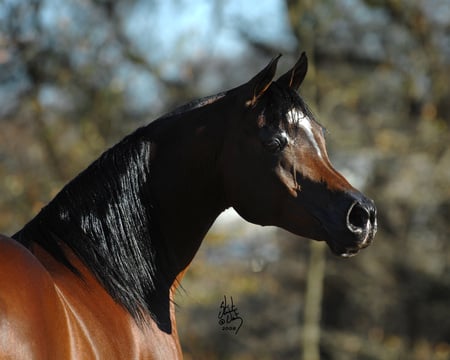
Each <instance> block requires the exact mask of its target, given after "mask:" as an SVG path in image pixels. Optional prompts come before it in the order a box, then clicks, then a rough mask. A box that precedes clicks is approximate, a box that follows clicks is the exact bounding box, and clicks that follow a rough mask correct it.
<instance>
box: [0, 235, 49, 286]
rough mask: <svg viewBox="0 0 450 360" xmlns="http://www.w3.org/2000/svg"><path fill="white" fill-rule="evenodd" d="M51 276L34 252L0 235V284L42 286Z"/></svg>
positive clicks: (47, 282)
mask: <svg viewBox="0 0 450 360" xmlns="http://www.w3.org/2000/svg"><path fill="white" fill-rule="evenodd" d="M49 283H51V277H50V275H49V273H48V272H47V270H46V269H45V267H44V266H43V265H42V264H41V263H40V262H39V260H38V259H37V258H36V257H35V256H34V254H33V253H32V252H31V251H30V250H28V249H27V248H26V247H24V246H23V245H21V244H20V243H18V242H17V241H15V240H13V239H11V238H9V237H6V236H4V235H0V284H1V286H6V284H9V285H11V286H13V287H21V288H22V287H23V286H21V285H26V286H30V287H31V288H33V287H42V285H45V284H49ZM21 292H22V293H23V289H22V291H21Z"/></svg>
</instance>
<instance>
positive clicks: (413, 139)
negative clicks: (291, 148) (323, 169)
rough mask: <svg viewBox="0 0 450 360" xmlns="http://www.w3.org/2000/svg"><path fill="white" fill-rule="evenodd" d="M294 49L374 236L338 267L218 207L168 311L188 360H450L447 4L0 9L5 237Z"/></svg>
mask: <svg viewBox="0 0 450 360" xmlns="http://www.w3.org/2000/svg"><path fill="white" fill-rule="evenodd" d="M303 50H305V51H307V53H308V57H309V59H310V64H311V66H310V70H309V73H308V76H307V78H306V80H305V83H304V84H303V86H302V89H301V94H302V96H303V97H304V98H305V99H306V101H307V103H308V104H309V105H310V106H311V107H312V109H313V110H314V112H315V114H316V116H317V119H318V120H319V121H320V122H321V123H322V124H323V125H324V126H325V127H326V128H327V130H328V134H327V143H328V148H329V152H330V157H331V158H332V160H333V162H334V164H335V166H336V167H337V168H338V169H339V170H340V171H341V172H342V173H344V174H345V176H347V178H349V179H350V180H351V182H352V183H353V184H354V185H355V186H356V187H358V188H360V189H361V190H363V191H364V192H365V193H366V194H367V195H368V196H370V197H372V198H373V199H374V200H375V202H376V204H377V207H378V213H379V232H378V235H377V237H376V241H375V243H374V244H373V245H372V246H371V247H369V248H368V249H366V250H365V251H363V252H362V253H361V254H359V255H358V256H357V257H355V258H352V259H349V260H343V259H340V258H336V257H334V256H333V255H331V254H330V252H329V251H328V250H327V249H326V248H325V247H324V246H322V244H319V243H316V242H312V241H310V240H306V239H301V238H298V237H295V236H292V235H290V234H288V233H286V232H284V231H281V230H277V229H274V228H262V227H258V226H255V225H250V224H246V223H245V222H243V220H240V219H239V218H238V217H237V216H236V215H235V214H233V213H232V212H226V213H225V214H224V215H223V216H222V217H221V218H219V221H218V222H217V224H216V225H215V226H214V228H213V229H212V230H211V231H210V233H209V235H208V237H207V239H206V240H205V241H204V243H203V245H202V247H201V249H200V251H199V253H198V255H197V257H196V258H195V260H194V262H193V264H192V266H191V269H190V271H189V272H188V273H187V275H186V277H185V279H184V280H183V282H182V285H183V286H182V288H181V289H180V291H179V293H178V296H177V299H176V301H177V313H178V314H177V316H178V328H179V332H180V338H181V342H182V345H183V348H184V351H185V357H186V359H293V358H303V359H305V360H313V359H315V358H318V357H319V356H320V357H321V358H322V359H336V360H340V359H417V360H422V359H448V358H449V357H450V271H449V263H450V242H449V239H450V225H449V219H450V147H449V144H450V132H449V125H450V116H449V114H450V86H449V83H450V76H449V74H450V71H449V70H450V5H449V2H448V0H429V1H419V0H417V1H408V0H336V1H320V2H316V1H312V0H305V1H296V0H285V1H283V0H260V1H258V2H254V1H247V2H244V1H240V0H230V1H225V0H211V1H206V0H202V1H200V0H199V1H195V2H194V1H187V0H165V1H162V0H161V1H158V0H153V1H152V0H116V1H115V0H65V1H58V0H0V232H2V233H5V234H12V233H14V232H15V231H17V230H18V229H20V228H21V226H23V224H25V223H26V222H27V221H28V220H29V219H30V218H31V217H32V216H33V215H35V214H36V213H37V212H38V211H39V209H40V208H41V207H42V206H43V205H44V204H45V203H46V202H48V201H49V200H50V199H51V198H52V197H53V196H54V195H55V194H56V193H57V192H58V190H59V189H60V188H61V187H62V186H63V184H65V183H66V182H67V181H68V180H69V179H70V178H72V177H73V176H75V175H76V174H77V173H78V172H79V171H81V170H82V169H83V168H85V167H86V166H87V165H88V164H89V163H90V162H91V161H92V160H94V159H95V158H96V157H98V156H99V155H100V154H101V152H102V151H104V150H105V149H106V148H108V147H109V146H111V145H112V144H114V143H115V142H117V141H118V140H120V139H121V138H122V137H123V136H124V135H126V134H127V133H129V132H131V131H132V130H133V129H135V128H137V127H138V126H142V125H144V124H147V123H148V122H149V121H151V120H152V119H154V118H156V117H158V116H159V115H161V114H163V113H164V112H167V111H169V110H171V109H173V108H174V107H175V106H177V105H179V104H182V103H183V102H186V101H188V100H190V99H193V98H197V97H201V96H206V95H210V94H213V93H216V92H219V91H221V90H224V89H227V88H230V87H234V86H237V85H239V84H241V83H243V82H245V81H247V80H248V79H249V78H250V77H252V76H253V75H254V74H255V73H256V72H257V71H258V70H260V69H261V68H262V66H264V65H265V64H266V63H267V62H268V61H269V60H270V58H271V57H272V56H274V55H276V54H278V53H283V54H284V56H283V58H282V59H281V61H280V65H279V68H280V70H279V73H282V71H284V70H287V68H289V67H290V66H292V65H293V63H294V61H295V60H296V58H297V56H298V55H299V53H300V52H301V51H303ZM224 296H227V298H228V300H229V299H230V297H231V296H232V297H233V301H234V305H236V307H237V309H238V311H239V314H240V316H241V317H242V318H243V320H244V322H243V325H242V328H241V329H240V330H239V332H238V334H234V332H231V331H224V330H222V327H221V326H219V324H218V312H219V306H220V303H221V301H222V300H223V297H224Z"/></svg>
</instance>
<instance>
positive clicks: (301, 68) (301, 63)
mask: <svg viewBox="0 0 450 360" xmlns="http://www.w3.org/2000/svg"><path fill="white" fill-rule="evenodd" d="M307 71H308V58H307V57H306V54H305V53H304V52H303V53H302V54H301V55H300V59H298V60H297V62H296V63H295V65H294V67H293V68H292V69H291V70H289V71H288V72H287V73H285V74H283V75H281V76H280V77H279V79H278V80H277V83H278V84H279V85H281V86H285V87H290V88H291V89H293V90H295V91H297V90H298V88H299V87H300V85H301V83H302V82H303V79H304V78H305V76H306V72H307Z"/></svg>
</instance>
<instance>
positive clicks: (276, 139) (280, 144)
mask: <svg viewBox="0 0 450 360" xmlns="http://www.w3.org/2000/svg"><path fill="white" fill-rule="evenodd" d="M263 144H264V146H265V147H266V149H267V150H269V151H270V152H271V153H276V152H280V151H281V150H283V149H284V147H285V146H286V144H287V138H286V135H284V134H277V135H275V136H273V137H272V138H270V139H267V140H266V141H264V142H263Z"/></svg>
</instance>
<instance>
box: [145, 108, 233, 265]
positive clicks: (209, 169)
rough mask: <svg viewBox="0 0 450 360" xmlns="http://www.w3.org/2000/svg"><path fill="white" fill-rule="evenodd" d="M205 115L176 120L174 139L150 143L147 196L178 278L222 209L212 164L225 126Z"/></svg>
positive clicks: (219, 186)
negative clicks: (152, 149)
mask: <svg viewBox="0 0 450 360" xmlns="http://www.w3.org/2000/svg"><path fill="white" fill-rule="evenodd" d="M208 114H209V112H207V111H205V112H203V113H201V114H200V116H198V117H195V115H196V114H195V113H194V114H193V115H194V116H192V118H189V114H188V115H187V118H183V119H181V118H180V119H179V121H180V126H176V127H174V128H176V129H177V130H176V132H175V133H172V134H171V135H170V136H169V137H168V136H167V135H166V136H164V140H159V139H155V142H154V144H153V146H154V147H155V151H156V155H155V158H154V160H153V161H152V165H151V171H152V174H153V176H152V181H151V187H152V194H153V196H154V197H155V205H156V206H157V207H158V212H159V215H158V216H159V227H160V231H161V234H162V236H163V238H164V241H165V242H166V245H167V247H168V248H169V249H170V252H171V253H172V255H173V257H174V260H175V261H176V263H177V264H176V268H177V270H178V271H180V272H182V271H184V269H185V268H186V266H187V265H189V263H190V262H191V260H192V258H193V257H194V255H195V253H196V252H197V250H198V247H199V246H200V244H201V241H202V240H203V238H204V236H205V234H206V232H207V231H208V229H209V228H210V226H211V225H212V223H213V222H214V220H215V219H216V218H217V216H218V215H219V214H220V213H221V212H222V211H223V210H224V209H225V208H226V203H225V198H224V193H223V185H222V180H221V178H222V176H221V172H220V166H219V164H218V161H219V157H220V153H221V148H222V143H223V136H224V130H223V126H224V121H225V120H223V119H222V120H221V119H217V118H213V117H212V114H211V116H208Z"/></svg>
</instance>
